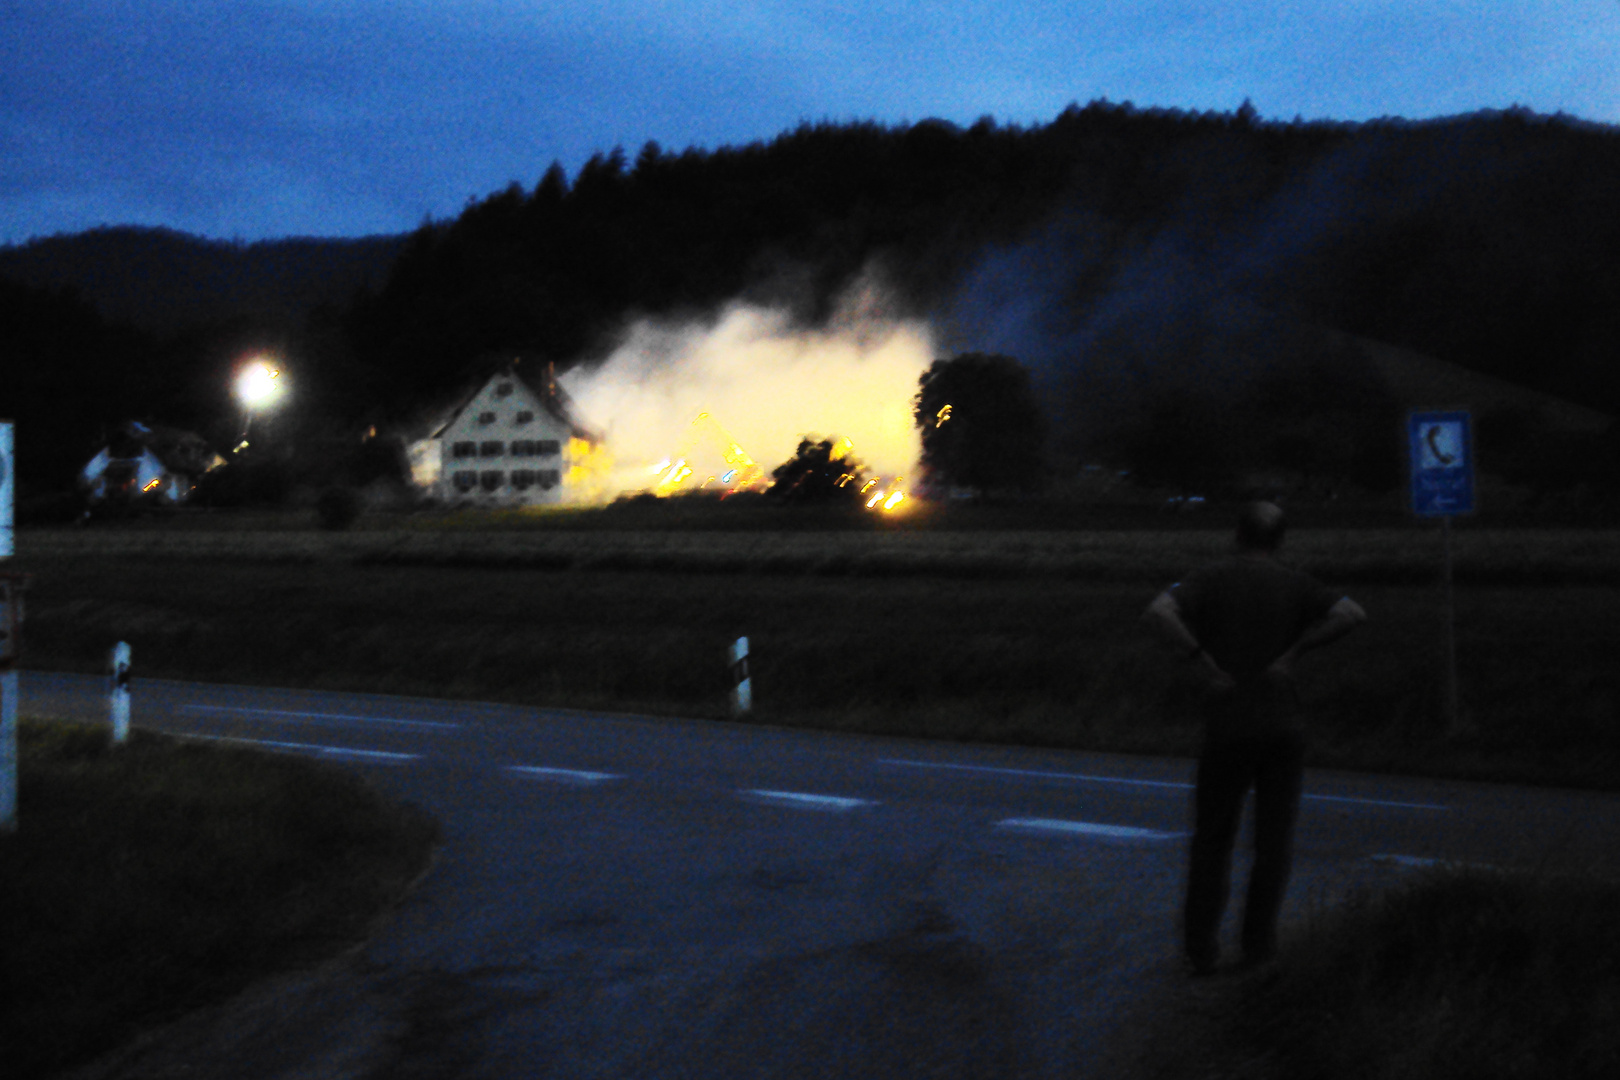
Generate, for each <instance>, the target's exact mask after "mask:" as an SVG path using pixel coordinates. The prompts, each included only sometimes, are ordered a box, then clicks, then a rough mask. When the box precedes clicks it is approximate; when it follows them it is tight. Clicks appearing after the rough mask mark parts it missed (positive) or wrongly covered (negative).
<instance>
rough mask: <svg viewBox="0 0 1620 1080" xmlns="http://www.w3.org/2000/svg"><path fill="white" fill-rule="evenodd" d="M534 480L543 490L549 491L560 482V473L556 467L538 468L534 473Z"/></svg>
mask: <svg viewBox="0 0 1620 1080" xmlns="http://www.w3.org/2000/svg"><path fill="white" fill-rule="evenodd" d="M534 482H535V483H536V484H539V485H540V487H541V488H542V489H543V490H547V491H549V490H551V489H552V488H554V487H556V486H557V485H558V484H560V483H562V473H560V472H558V471H557V470H556V469H540V470H537V471H536V472H535V474H534Z"/></svg>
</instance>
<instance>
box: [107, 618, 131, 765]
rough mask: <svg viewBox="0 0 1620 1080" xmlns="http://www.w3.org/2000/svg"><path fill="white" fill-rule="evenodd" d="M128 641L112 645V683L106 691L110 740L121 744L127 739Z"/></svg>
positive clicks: (114, 743)
mask: <svg viewBox="0 0 1620 1080" xmlns="http://www.w3.org/2000/svg"><path fill="white" fill-rule="evenodd" d="M129 655H130V650H129V642H127V641H120V642H119V643H118V644H116V645H114V646H113V649H112V663H111V674H112V684H111V686H109V687H108V692H107V712H108V715H109V717H110V719H111V720H112V741H113V745H114V746H122V745H123V744H124V743H126V742H128V741H129Z"/></svg>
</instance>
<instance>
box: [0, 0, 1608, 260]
mask: <svg viewBox="0 0 1620 1080" xmlns="http://www.w3.org/2000/svg"><path fill="white" fill-rule="evenodd" d="M890 9H892V10H890ZM1100 97H1106V98H1108V99H1110V100H1112V101H1116V102H1118V101H1126V100H1128V101H1132V102H1134V103H1135V104H1137V105H1139V106H1143V107H1147V106H1163V107H1167V108H1183V109H1193V110H1200V111H1202V110H1206V109H1214V110H1218V111H1230V110H1232V109H1235V108H1236V107H1237V106H1238V104H1239V103H1240V102H1242V101H1243V99H1244V98H1249V99H1251V100H1252V101H1253V102H1254V104H1255V107H1256V108H1257V109H1258V110H1259V112H1260V115H1261V116H1262V117H1265V118H1269V119H1280V120H1289V119H1292V118H1294V117H1295V116H1296V115H1298V116H1303V117H1304V118H1306V119H1333V120H1367V119H1372V118H1376V117H1382V116H1402V117H1408V118H1413V119H1419V118H1428V117H1435V116H1445V115H1452V114H1456V113H1464V112H1472V111H1474V110H1477V109H1482V108H1505V107H1507V106H1509V105H1514V104H1517V105H1522V106H1526V107H1528V108H1530V109H1533V110H1535V111H1537V112H1542V113H1554V112H1560V111H1562V112H1565V113H1568V114H1571V115H1574V116H1577V117H1580V118H1583V119H1587V120H1594V121H1599V122H1602V123H1611V124H1612V123H1620V0H1470V2H1452V0H1314V2H1297V3H1292V2H1283V0H1272V2H1261V0H1243V2H1232V3H1218V2H1217V3H1211V2H1209V0H1205V2H1201V3H1193V2H1187V0H1100V2H1094V3H1086V2H1080V0H1069V2H1064V3H1057V2H1051V0H1026V2H1021V3H1020V2H1015V3H1010V4H1009V3H1007V2H1006V0H1000V2H996V0H941V2H935V3H928V4H895V5H883V4H875V3H871V2H869V0H868V2H854V0H760V2H756V3H746V4H744V3H724V2H720V0H638V2H618V0H236V2H218V0H0V243H8V242H9V243H17V242H22V241H25V240H27V239H29V238H31V237H35V236H43V235H50V234H53V233H58V232H74V231H78V230H80V229H85V228H91V227H94V226H96V225H101V224H142V225H163V226H168V227H171V228H176V229H182V230H185V231H189V232H195V233H199V234H202V235H206V236H214V237H220V238H226V239H232V238H234V239H243V240H256V239H263V238H269V237H278V236H294V235H316V236H340V235H341V236H353V235H363V234H367V233H381V232H400V231H404V230H408V229H411V228H414V227H415V226H416V225H418V224H419V223H420V222H421V221H422V220H423V219H424V218H426V217H435V218H447V217H453V216H454V215H455V214H457V213H458V212H459V211H460V210H461V208H462V207H463V206H464V205H465V204H466V202H467V201H468V200H469V199H470V198H475V197H481V196H483V195H485V194H488V193H489V192H491V191H494V190H496V189H498V188H501V187H504V186H506V184H508V183H509V182H511V181H513V180H516V181H518V182H519V183H521V184H523V185H524V186H525V187H528V186H532V185H533V184H534V182H535V181H536V180H537V179H538V178H539V177H540V175H541V173H543V172H544V170H545V168H546V166H547V165H548V164H549V163H550V162H551V161H553V160H557V161H561V162H562V164H563V165H564V167H565V168H566V169H567V170H568V172H569V174H570V175H573V174H574V173H575V172H576V171H577V170H578V168H579V166H580V165H581V164H583V163H584V161H585V160H586V159H587V158H589V157H590V155H591V154H592V153H594V152H596V151H599V150H610V149H612V148H613V147H614V146H616V145H620V146H623V147H624V148H625V150H626V152H627V153H628V154H630V156H632V157H633V156H634V154H635V152H636V151H637V150H638V149H639V148H640V147H641V145H642V144H643V143H645V142H646V141H648V140H656V141H658V142H659V143H660V144H661V145H662V146H663V147H664V148H665V149H671V150H680V149H684V148H685V147H687V146H693V145H695V146H701V147H708V148H714V147H718V146H722V145H727V144H740V143H747V142H751V141H754V140H756V139H769V138H771V137H772V136H774V135H776V134H777V133H778V132H781V131H783V130H786V129H789V128H792V127H794V126H796V125H797V124H799V123H800V122H801V121H806V120H809V121H817V120H833V121H843V120H856V119H861V120H877V121H880V122H883V123H891V124H900V123H906V122H911V121H916V120H920V119H923V118H925V117H942V118H945V119H948V120H952V121H956V122H958V123H961V124H969V123H972V122H973V121H974V120H976V119H977V118H979V117H981V116H985V115H989V116H992V117H994V118H996V119H997V120H998V121H1001V122H1005V123H1018V124H1026V125H1027V124H1037V123H1045V122H1047V121H1049V120H1051V119H1052V117H1054V116H1055V115H1056V114H1057V113H1058V112H1060V111H1061V110H1062V109H1063V108H1064V107H1065V106H1066V105H1068V104H1069V103H1070V102H1079V103H1081V104H1084V103H1085V102H1087V101H1091V100H1093V99H1096V98H1100Z"/></svg>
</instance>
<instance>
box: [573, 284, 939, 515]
mask: <svg viewBox="0 0 1620 1080" xmlns="http://www.w3.org/2000/svg"><path fill="white" fill-rule="evenodd" d="M877 301H878V297H877V294H876V293H875V291H874V290H873V289H871V288H870V287H867V288H861V289H858V290H856V291H855V292H853V293H852V294H851V296H850V297H849V298H847V300H846V303H845V305H844V306H843V308H841V309H840V311H839V313H838V314H837V315H836V316H835V317H834V318H833V319H832V320H830V321H829V323H828V324H827V325H826V326H825V327H822V328H820V329H815V330H807V329H804V328H802V327H799V326H795V325H794V323H793V321H792V319H791V317H790V316H789V315H788V314H787V313H785V312H782V311H778V310H774V309H769V308H761V307H755V306H751V305H747V304H734V305H731V306H729V307H727V308H725V309H724V310H723V311H722V312H721V313H720V314H719V315H718V316H717V317H715V318H714V319H712V320H706V321H692V322H663V321H651V320H643V321H639V322H637V323H635V324H633V325H632V326H631V327H630V328H629V329H628V331H627V332H626V333H625V336H624V339H623V341H622V343H621V344H620V345H619V347H618V348H617V349H616V350H615V351H614V352H613V354H612V355H611V356H609V357H608V358H607V359H606V360H604V361H603V362H602V363H600V364H598V365H596V366H593V367H590V368H580V369H575V370H574V371H571V372H569V373H567V374H566V375H563V376H561V377H559V379H558V381H559V382H560V383H562V385H563V389H564V390H566V391H567V393H568V395H569V397H571V398H572V399H573V401H574V404H575V406H576V408H577V411H578V414H579V418H580V419H581V420H582V421H584V422H585V423H586V424H588V425H590V426H591V427H593V428H594V429H596V430H598V431H600V432H602V433H603V434H604V435H605V437H606V450H607V452H608V453H609V454H610V455H611V457H612V466H611V471H610V473H609V475H608V477H607V481H606V483H605V484H603V485H602V486H601V489H600V490H599V492H598V493H597V497H599V498H600V497H609V498H611V497H612V496H613V495H616V494H620V493H623V492H628V491H641V490H647V489H650V488H652V487H653V486H654V484H656V482H657V480H658V476H656V475H654V471H655V467H656V466H657V465H658V464H659V463H660V462H667V461H668V460H669V459H670V458H671V456H672V455H674V454H676V453H677V452H678V451H679V448H680V447H681V446H682V445H683V444H688V445H689V444H690V443H691V441H692V438H693V435H692V432H693V421H694V420H695V419H696V418H697V417H698V415H699V414H700V413H708V414H709V415H710V416H711V417H712V418H713V419H714V420H715V421H716V422H717V423H718V424H719V425H720V426H721V427H722V428H724V430H725V431H727V432H729V433H730V434H731V436H732V437H733V438H734V439H735V440H736V442H737V443H738V444H739V445H740V446H741V447H742V448H743V449H744V450H746V451H747V453H748V454H749V455H750V456H751V457H752V458H753V459H754V460H755V461H757V462H759V464H760V465H761V466H763V467H764V469H765V472H766V475H767V478H768V476H769V473H770V470H772V469H774V468H775V467H776V466H777V465H780V464H781V463H782V462H784V461H786V460H787V459H788V458H790V457H792V456H793V453H794V450H795V449H796V448H797V447H798V445H799V440H800V439H801V438H803V437H804V436H806V435H816V436H828V437H830V436H843V437H845V438H848V439H849V440H850V441H851V442H852V443H853V445H854V454H855V456H856V457H857V458H858V459H860V461H862V462H863V463H864V464H865V465H866V466H867V468H868V469H869V470H870V471H871V472H873V473H876V474H880V475H883V476H885V477H894V476H898V475H909V474H910V473H911V472H912V471H913V469H914V467H915V465H916V461H917V456H918V451H919V444H918V438H917V431H916V429H915V427H914V426H913V423H912V416H911V400H912V398H913V397H914V396H915V395H916V393H917V380H918V377H919V376H921V374H922V373H923V371H924V370H926V369H927V367H928V365H929V363H930V362H931V361H932V360H933V358H934V352H933V341H932V335H931V333H930V330H929V327H928V326H927V324H926V323H922V322H918V321H908V320H897V319H892V318H888V317H885V316H884V315H883V314H882V312H881V305H880V304H879V303H878V302H877ZM713 456H715V457H716V458H717V459H718V451H717V450H716V451H714V453H713ZM698 481H699V482H701V478H698ZM693 486H696V484H694V485H693Z"/></svg>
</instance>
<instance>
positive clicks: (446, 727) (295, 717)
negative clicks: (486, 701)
mask: <svg viewBox="0 0 1620 1080" xmlns="http://www.w3.org/2000/svg"><path fill="white" fill-rule="evenodd" d="M180 708H181V710H183V711H185V712H208V713H231V714H233V715H241V716H262V717H265V718H267V719H271V720H276V719H285V720H292V721H295V722H296V721H300V720H335V721H338V722H348V721H351V720H352V721H359V722H360V723H364V724H397V725H399V726H401V727H417V728H437V729H439V730H441V731H455V730H457V729H459V728H460V727H461V725H460V724H451V723H446V722H443V721H439V720H400V719H397V718H395V717H391V716H358V715H353V714H350V713H321V712H296V711H294V710H292V709H246V708H242V707H240V706H236V705H182V706H180Z"/></svg>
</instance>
